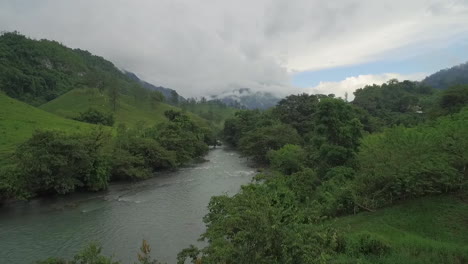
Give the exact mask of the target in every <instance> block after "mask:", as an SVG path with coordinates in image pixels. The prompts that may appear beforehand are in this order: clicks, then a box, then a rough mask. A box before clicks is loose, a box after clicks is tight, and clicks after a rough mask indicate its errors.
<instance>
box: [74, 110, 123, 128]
mask: <svg viewBox="0 0 468 264" xmlns="http://www.w3.org/2000/svg"><path fill="white" fill-rule="evenodd" d="M74 119H75V120H78V121H81V122H86V123H90V124H97V125H104V126H113V125H114V115H113V114H112V113H107V114H106V113H102V112H100V111H98V110H96V109H94V108H89V109H88V110H86V111H85V112H82V113H80V115H79V116H78V117H75V118H74Z"/></svg>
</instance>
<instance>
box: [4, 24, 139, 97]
mask: <svg viewBox="0 0 468 264" xmlns="http://www.w3.org/2000/svg"><path fill="white" fill-rule="evenodd" d="M0 57H1V58H2V59H1V60H0V90H3V91H4V92H5V93H6V94H7V95H8V96H10V97H12V98H16V99H18V100H21V101H23V102H26V103H28V104H32V105H36V106H37V105H41V104H43V103H45V102H47V101H50V100H52V99H54V98H56V97H58V96H60V95H62V94H64V93H66V92H67V91H70V90H71V89H73V88H75V87H80V86H82V85H88V86H92V87H101V88H104V87H107V86H109V85H111V84H114V83H116V82H119V86H121V89H122V88H124V87H126V86H131V85H135V84H136V82H134V81H132V80H131V79H130V78H128V77H127V76H125V74H123V73H122V72H121V71H120V70H119V69H117V68H116V67H115V66H114V65H113V64H112V63H111V62H109V61H107V60H105V59H104V58H102V57H99V56H95V55H92V54H91V53H89V52H87V51H83V50H79V49H70V48H68V47H66V46H64V45H62V44H60V43H58V42H56V41H50V40H44V39H43V40H34V39H29V38H27V37H25V36H23V35H21V34H19V33H17V32H13V33H3V34H2V35H0Z"/></svg>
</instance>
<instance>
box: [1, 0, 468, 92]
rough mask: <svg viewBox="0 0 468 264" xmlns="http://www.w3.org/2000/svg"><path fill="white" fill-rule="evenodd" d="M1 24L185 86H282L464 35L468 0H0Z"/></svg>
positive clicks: (289, 88) (206, 88) (467, 25)
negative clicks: (305, 75) (295, 76)
mask: <svg viewBox="0 0 468 264" xmlns="http://www.w3.org/2000/svg"><path fill="white" fill-rule="evenodd" d="M0 27H1V28H0V30H8V31H11V30H18V31H20V32H21V33H23V34H26V35H28V36H31V37H33V38H47V39H53V40H57V41H59V42H62V43H63V44H65V45H67V46H70V47H73V48H82V49H87V50H89V51H91V52H92V53H95V54H97V55H100V56H103V57H105V58H107V59H109V60H111V61H112V62H114V63H115V64H116V65H117V66H118V67H119V68H123V69H127V70H129V71H132V72H135V73H136V74H138V75H139V76H141V77H142V78H143V79H145V80H147V81H149V82H151V83H154V84H156V85H163V86H167V87H170V88H174V89H177V90H178V91H179V92H180V93H181V94H182V95H184V96H198V97H199V96H203V95H209V94H215V93H219V92H222V91H227V90H230V89H232V87H249V88H252V89H253V90H261V91H272V92H276V93H283V94H284V93H290V92H294V91H297V89H296V90H295V89H294V87H292V85H291V73H292V72H298V71H299V72H300V71H305V70H319V69H325V68H333V67H337V66H344V65H354V64H360V63H364V62H368V61H377V60H385V59H388V58H390V57H391V58H394V57H395V56H396V55H395V54H398V56H401V57H405V56H410V55H414V53H415V52H422V53H424V52H426V53H427V52H429V51H430V50H433V49H434V48H436V47H439V46H440V45H441V44H444V45H446V44H448V43H449V42H450V41H453V40H454V39H456V38H458V37H460V36H466V34H467V33H468V2H467V1H464V0H412V1H407V0H382V1H375V0H341V1H321V0H297V1H283V0H258V1H246V0H239V1H220V0H204V1H197V0H177V1H174V0H158V1H153V0H139V1H123V0H83V1H64V0H41V1H37V0H22V1H17V0H2V1H0ZM415 46H417V47H418V48H417V49H415V48H414V47H415ZM396 51H398V52H396Z"/></svg>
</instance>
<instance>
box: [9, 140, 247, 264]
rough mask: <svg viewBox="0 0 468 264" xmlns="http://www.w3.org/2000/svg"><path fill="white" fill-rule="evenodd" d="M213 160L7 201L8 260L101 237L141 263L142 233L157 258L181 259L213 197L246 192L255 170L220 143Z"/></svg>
mask: <svg viewBox="0 0 468 264" xmlns="http://www.w3.org/2000/svg"><path fill="white" fill-rule="evenodd" d="M205 159H206V160H208V161H207V162H203V163H198V164H193V165H191V166H189V167H184V168H180V169H179V170H178V171H175V172H164V173H161V174H160V175H159V176H158V177H154V178H151V179H148V180H145V181H142V182H136V183H131V184H120V183H117V184H112V185H111V186H110V187H109V189H108V190H107V191H105V192H99V193H91V194H88V193H76V194H72V195H68V196H64V197H60V198H47V199H36V200H33V201H31V202H28V203H15V204H12V205H9V206H7V207H4V208H1V209H0V226H2V229H1V230H0V244H1V245H2V247H1V248H0V255H1V256H2V260H0V263H9V264H16V263H18V264H20V263H21V264H23V263H34V261H36V260H38V259H44V258H47V257H52V256H60V257H70V256H72V255H73V254H74V253H76V252H77V251H78V250H79V249H81V248H83V247H84V246H85V245H86V244H88V243H89V242H91V241H96V242H99V243H101V244H102V245H103V253H105V254H106V255H114V256H115V258H116V259H119V260H122V262H123V263H133V262H134V260H135V257H136V253H137V252H138V247H139V246H140V244H141V240H142V239H146V240H147V241H148V242H149V244H150V245H151V247H152V255H153V256H154V257H156V258H158V259H159V260H160V261H163V262H167V263H175V259H176V255H177V253H178V251H180V250H181V249H182V248H184V247H187V246H189V245H190V244H191V243H193V242H194V241H197V239H198V237H199V235H200V234H201V233H202V232H203V231H204V230H205V225H204V224H203V222H202V218H203V216H204V215H205V214H206V213H207V209H206V206H207V204H208V202H209V200H210V198H211V197H212V196H213V195H220V194H224V193H227V194H229V195H232V194H234V193H236V192H238V191H239V188H240V186H241V185H242V184H246V183H248V182H250V180H251V178H252V177H253V175H254V174H255V170H254V169H252V168H250V167H249V166H248V163H247V161H246V160H245V159H244V158H241V157H240V156H239V154H238V153H237V152H235V151H234V150H230V149H227V148H216V149H213V150H211V151H210V152H209V153H208V155H207V156H206V157H205ZM12 237H14V238H15V239H13V240H12V239H11V238H12Z"/></svg>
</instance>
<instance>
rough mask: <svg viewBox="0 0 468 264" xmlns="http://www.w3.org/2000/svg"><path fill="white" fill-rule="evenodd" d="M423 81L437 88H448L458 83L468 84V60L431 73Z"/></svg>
mask: <svg viewBox="0 0 468 264" xmlns="http://www.w3.org/2000/svg"><path fill="white" fill-rule="evenodd" d="M422 83H423V84H426V85H428V86H431V87H432V88H436V89H447V88H449V87H450V86H454V85H457V84H468V62H466V63H463V64H460V65H457V66H454V67H451V68H448V69H443V70H440V71H438V72H436V73H434V74H432V75H429V76H427V77H426V78H425V79H424V80H422Z"/></svg>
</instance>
